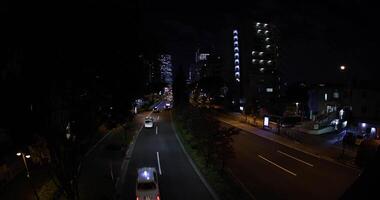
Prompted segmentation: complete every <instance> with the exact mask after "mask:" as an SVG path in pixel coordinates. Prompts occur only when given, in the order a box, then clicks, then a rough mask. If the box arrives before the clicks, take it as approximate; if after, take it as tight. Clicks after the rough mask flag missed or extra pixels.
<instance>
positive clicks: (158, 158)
mask: <svg viewBox="0 0 380 200" xmlns="http://www.w3.org/2000/svg"><path fill="white" fill-rule="evenodd" d="M156 155H157V163H158V173H159V174H160V175H162V171H161V164H160V153H158V152H156Z"/></svg>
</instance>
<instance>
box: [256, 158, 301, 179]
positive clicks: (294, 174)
mask: <svg viewBox="0 0 380 200" xmlns="http://www.w3.org/2000/svg"><path fill="white" fill-rule="evenodd" d="M258 156H259V158H261V159H263V160H265V161H267V162H268V163H270V164H272V165H274V166H276V167H278V168H280V169H282V170H283V171H285V172H287V173H289V174H291V175H293V176H297V174H296V173H294V172H292V171H290V170H288V169H286V168H284V167H282V166H280V165H278V164H276V163H275V162H272V161H270V160H268V159H267V158H265V157H264V156H261V155H258Z"/></svg>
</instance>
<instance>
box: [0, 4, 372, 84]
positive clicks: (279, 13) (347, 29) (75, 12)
mask: <svg viewBox="0 0 380 200" xmlns="http://www.w3.org/2000/svg"><path fill="white" fill-rule="evenodd" d="M46 6H49V7H46ZM375 8H376V7H375V6H374V5H370V4H368V3H367V2H364V1H360V0H348V1H343V0H339V1H327V2H321V1H313V2H309V1H308V2H307V3H306V2H304V1H298V2H297V1H286V2H285V1H274V0H265V1H264V0H259V1H229V2H221V1H217V2H215V1H207V2H206V1H200V0H194V1H186V2H182V1H169V0H164V1H152V0H144V1H137V3H136V2H132V3H128V2H123V1H100V0H99V1H95V0H89V1H86V2H82V3H76V2H74V3H51V2H50V3H48V2H45V3H39V4H37V3H34V2H33V3H31V2H29V3H27V4H25V5H19V4H12V3H2V9H1V10H0V11H1V12H2V14H5V15H6V16H7V17H6V18H5V19H8V20H7V21H8V22H9V24H10V26H9V27H11V28H9V29H10V30H11V31H12V30H20V31H15V32H16V33H17V32H21V35H20V37H19V38H16V39H15V40H14V41H12V42H13V43H12V42H11V45H15V43H21V44H22V41H25V42H34V43H38V41H36V40H35V39H37V40H38V39H41V40H42V41H43V42H45V43H50V42H51V41H52V42H53V43H54V42H57V41H58V43H59V42H62V41H64V40H65V39H67V40H68V41H69V42H72V45H75V44H76V42H78V41H79V42H80V43H82V44H83V45H86V44H90V45H94V41H95V42H96V43H97V44H100V45H105V47H106V48H112V45H115V44H116V43H118V41H120V44H122V45H125V44H127V43H128V42H129V39H130V37H139V38H144V37H145V38H150V40H147V41H146V42H145V43H144V44H143V45H144V46H149V45H152V46H154V45H155V44H160V45H161V46H162V48H163V49H162V50H163V51H166V52H168V53H171V54H173V55H174V62H175V63H174V64H175V66H185V67H186V66H188V65H189V64H190V63H191V62H193V60H194V52H195V50H196V49H197V48H198V47H213V46H215V44H217V43H218V42H220V41H218V39H220V38H217V37H216V35H217V34H218V32H219V31H220V30H221V29H222V28H223V25H224V19H226V18H228V17H231V16H232V17H234V18H239V19H252V20H255V21H263V22H268V23H273V24H276V25H277V27H278V28H279V31H280V49H281V51H280V54H281V55H280V56H281V58H280V59H281V60H280V62H281V63H280V70H281V71H282V72H283V77H284V78H285V80H287V81H290V82H294V81H306V82H321V81H333V82H334V81H335V79H336V77H337V76H338V75H339V73H337V71H338V70H337V69H338V67H339V66H340V65H342V64H344V65H347V66H348V67H349V69H351V70H352V72H351V73H352V74H355V75H356V76H358V78H359V79H375V78H376V73H375V72H376V69H377V64H376V62H375V58H376V57H377V53H376V50H377V49H376V48H377V44H378V36H377V35H378V31H377V30H376V29H377V28H376V15H377V11H376V9H375ZM14 27H16V29H14ZM20 27H21V29H18V28H20ZM25 32H28V33H27V34H25ZM29 33H30V34H29ZM11 34H13V33H11ZM44 34H46V37H44ZM52 35H53V36H52ZM67 35H69V37H67ZM49 37H50V38H51V39H49V41H48V40H47V39H46V38H49ZM128 38H129V39H128ZM152 38H153V39H152ZM153 40H154V41H153ZM64 42H65V41H64ZM83 42H84V43H83ZM97 44H95V45H94V46H96V45H97ZM300 77H302V78H300Z"/></svg>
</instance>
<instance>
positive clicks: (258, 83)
mask: <svg viewBox="0 0 380 200" xmlns="http://www.w3.org/2000/svg"><path fill="white" fill-rule="evenodd" d="M230 31H231V32H230V33H229V37H230V38H231V39H229V41H230V42H231V45H229V46H230V47H232V49H231V51H230V55H229V56H228V57H229V58H230V59H229V63H230V66H231V67H232V68H234V71H233V73H234V74H233V77H234V81H235V83H236V84H234V87H238V89H237V90H236V91H239V92H238V94H237V96H238V97H237V98H236V99H239V107H240V109H241V110H242V111H243V110H244V111H246V112H259V111H261V110H263V109H264V110H267V111H269V112H272V111H273V112H275V110H276V108H275V106H276V103H277V102H278V99H279V97H280V89H281V88H280V76H279V72H278V56H279V48H278V31H277V29H276V27H275V26H274V25H271V24H267V23H260V22H255V23H254V22H249V23H242V24H239V25H236V26H234V27H233V29H232V30H230ZM231 58H232V59H231Z"/></svg>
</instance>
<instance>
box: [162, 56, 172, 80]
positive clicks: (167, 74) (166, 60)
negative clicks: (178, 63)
mask: <svg viewBox="0 0 380 200" xmlns="http://www.w3.org/2000/svg"><path fill="white" fill-rule="evenodd" d="M159 60H160V66H161V67H160V72H161V81H162V82H164V83H166V84H168V85H172V83H173V64H172V56H171V55H168V54H164V55H161V56H160V58H159Z"/></svg>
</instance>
